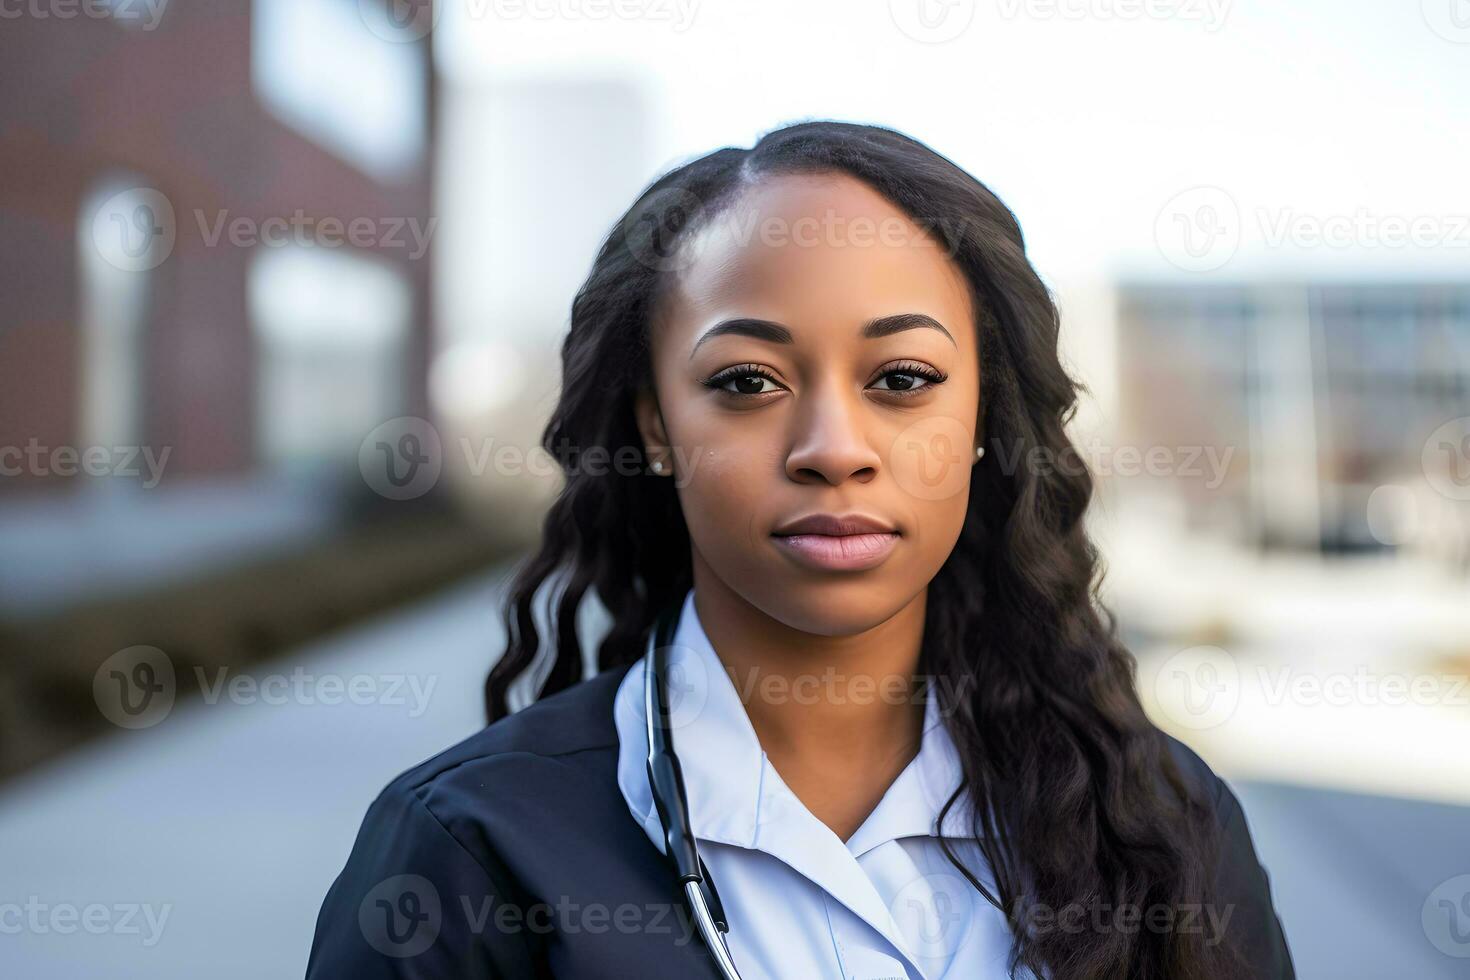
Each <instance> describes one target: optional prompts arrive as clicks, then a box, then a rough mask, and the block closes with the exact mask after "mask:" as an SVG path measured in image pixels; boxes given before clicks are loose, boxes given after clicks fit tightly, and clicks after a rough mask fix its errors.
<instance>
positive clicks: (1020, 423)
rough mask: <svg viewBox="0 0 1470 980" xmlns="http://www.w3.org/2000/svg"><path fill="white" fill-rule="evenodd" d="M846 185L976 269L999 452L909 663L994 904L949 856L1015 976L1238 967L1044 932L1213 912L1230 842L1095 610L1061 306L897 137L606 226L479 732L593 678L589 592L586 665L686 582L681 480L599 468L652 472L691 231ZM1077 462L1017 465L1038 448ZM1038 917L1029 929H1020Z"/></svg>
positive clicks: (963, 193)
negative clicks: (1046, 913)
mask: <svg viewBox="0 0 1470 980" xmlns="http://www.w3.org/2000/svg"><path fill="white" fill-rule="evenodd" d="M801 173H805V174H811V173H833V174H847V175H850V176H852V177H855V178H857V179H859V180H861V181H864V182H866V183H867V184H868V185H870V186H871V187H873V188H874V189H876V190H877V191H878V192H880V193H881V194H883V195H884V196H885V197H887V198H888V199H889V200H890V201H892V202H893V203H894V204H895V205H896V206H897V207H899V208H900V209H902V210H903V211H904V212H906V213H907V214H908V215H909V216H910V217H911V218H912V219H913V220H914V221H915V222H916V223H917V224H918V225H919V226H920V227H922V228H924V229H925V230H926V231H927V232H929V233H930V234H931V235H933V236H934V237H935V238H936V239H937V240H938V241H939V244H940V245H941V246H942V247H944V248H945V249H946V250H947V254H948V255H949V256H950V258H951V259H953V260H954V261H955V262H956V263H957V264H958V266H959V268H960V269H961V270H962V271H963V273H964V275H965V277H966V278H967V279H968V280H969V283H970V287H971V290H972V296H973V297H974V298H975V300H976V318H977V322H976V325H975V326H976V331H977V335H978V337H979V356H980V363H981V366H982V367H983V374H984V379H985V380H984V385H983V388H982V390H983V397H982V399H981V400H982V407H981V418H980V419H979V420H977V422H978V425H979V428H978V430H977V431H978V432H980V433H983V434H984V441H985V444H986V445H988V446H990V447H991V448H992V449H994V450H997V451H996V452H992V453H990V454H987V456H986V457H985V458H984V459H983V460H982V461H981V462H980V463H978V464H976V465H975V467H974V470H973V478H972V481H971V486H970V491H969V511H968V514H967V516H966V518H965V523H964V527H963V530H962V531H961V534H960V539H959V541H958V543H957V544H956V546H955V548H954V550H953V552H952V554H951V555H950V556H949V558H948V560H947V561H946V562H945V564H944V566H943V568H941V569H940V571H939V573H938V574H937V575H936V576H935V578H934V580H933V582H932V583H931V584H930V592H929V602H928V603H927V613H926V619H925V623H924V636H923V643H922V647H921V654H920V664H921V670H922V672H923V673H924V674H926V675H928V676H944V677H946V678H949V679H950V680H951V683H946V684H943V685H939V687H940V690H939V692H938V694H937V696H938V697H941V698H945V697H948V698H949V699H951V700H954V701H955V702H956V703H951V704H945V703H943V701H941V705H940V706H941V708H942V709H943V710H942V714H943V716H944V718H945V724H946V725H947V726H948V728H949V730H950V733H951V735H952V737H953V739H954V742H955V745H956V747H957V748H958V750H959V754H960V756H961V758H962V764H963V772H964V783H963V785H962V787H961V789H960V791H958V792H956V794H955V795H954V796H953V797H951V798H950V799H949V801H948V802H947V803H946V804H945V808H944V811H945V812H946V813H947V812H948V811H949V809H950V808H951V807H952V806H954V805H956V804H957V802H958V801H959V799H960V797H961V793H963V792H965V791H968V793H969V794H970V798H971V800H972V801H973V803H974V808H973V820H974V829H975V836H976V837H977V838H978V839H979V843H980V847H981V850H982V853H983V854H984V856H985V858H986V859H987V860H988V861H989V863H990V866H991V868H990V870H991V872H992V874H993V876H994V883H995V893H992V892H991V891H990V890H989V889H988V888H986V887H985V885H984V884H983V883H982V882H981V881H979V880H978V879H977V878H976V877H975V875H974V874H972V873H971V871H970V869H967V868H965V867H964V865H963V864H962V863H961V862H960V861H959V859H958V858H957V857H956V856H955V855H954V853H953V851H952V850H951V849H950V847H949V845H948V843H946V844H945V850H946V853H948V854H949V856H950V860H951V861H952V862H953V863H954V864H955V866H956V867H957V868H958V869H959V870H960V871H961V872H962V873H963V874H964V875H965V877H966V878H968V879H969V880H970V881H971V883H972V884H974V886H975V887H976V888H977V889H979V890H980V892H981V893H982V894H984V895H985V896H986V898H987V899H988V900H989V901H991V902H992V903H993V904H995V905H996V906H997V907H998V908H1000V909H1001V911H1003V912H1004V913H1005V915H1006V917H1007V920H1008V922H1009V924H1010V926H1011V933H1012V935H1013V937H1014V942H1013V945H1012V948H1011V957H1010V968H1011V972H1012V975H1014V973H1015V970H1016V969H1017V967H1018V966H1025V967H1027V968H1029V969H1031V970H1032V971H1034V972H1036V973H1037V974H1038V975H1041V976H1050V977H1053V978H1055V980H1073V978H1076V980H1084V978H1086V980H1091V978H1107V980H1118V978H1124V977H1127V978H1139V980H1154V978H1169V980H1192V978H1207V977H1208V978H1215V977H1225V976H1233V975H1235V971H1236V968H1237V967H1238V966H1239V964H1238V962H1237V961H1236V960H1234V959H1233V958H1232V957H1231V956H1230V955H1229V953H1228V947H1227V946H1225V945H1224V944H1221V945H1220V946H1217V947H1213V948H1212V947H1211V946H1210V945H1208V944H1207V943H1205V942H1204V940H1203V938H1202V937H1201V935H1200V934H1199V933H1197V932H1192V931H1189V930H1174V929H1169V930H1167V931H1158V930H1151V929H1148V928H1139V929H1136V930H1133V931H1126V930H1123V929H1082V930H1080V931H1075V930H1066V931H1064V930H1061V929H1058V928H1052V929H1049V930H1048V929H1038V928H1034V924H1035V921H1036V920H1035V919H1033V918H1030V915H1031V913H1032V912H1034V911H1035V910H1037V909H1049V910H1051V911H1052V912H1058V911H1061V910H1064V909H1079V908H1081V909H1087V910H1089V912H1088V914H1091V910H1093V909H1095V908H1102V909H1103V910H1105V911H1106V910H1110V909H1118V908H1139V909H1148V908H1150V907H1153V906H1156V905H1165V906H1168V907H1170V908H1171V909H1176V910H1177V909H1180V908H1181V907H1189V906H1190V905H1192V904H1196V903H1197V904H1198V905H1200V906H1203V905H1204V904H1206V903H1208V902H1209V901H1210V894H1211V890H1212V888H1213V887H1214V886H1213V879H1212V873H1213V869H1215V868H1216V867H1217V864H1218V861H1219V855H1218V852H1219V848H1220V838H1219V832H1218V830H1217V828H1216V825H1215V823H1214V817H1213V810H1212V808H1211V807H1210V806H1209V804H1208V802H1207V801H1206V800H1204V799H1203V798H1202V796H1200V795H1199V794H1200V792H1201V790H1200V789H1199V788H1197V787H1194V786H1192V785H1191V784H1189V783H1188V782H1187V781H1186V780H1185V779H1184V778H1183V777H1182V774H1181V773H1180V771H1179V769H1178V767H1177V766H1176V764H1175V762H1174V760H1173V758H1172V755H1171V753H1170V751H1169V748H1168V746H1167V744H1166V739H1165V737H1164V735H1163V734H1162V733H1161V732H1160V731H1159V730H1158V729H1157V728H1155V727H1154V726H1153V725H1152V724H1151V723H1150V722H1149V721H1148V719H1147V718H1146V717H1145V715H1144V712H1143V709H1142V707H1141V706H1140V703H1139V700H1138V696H1137V693H1136V691H1135V687H1134V672H1135V662H1134V659H1133V657H1132V655H1131V654H1130V653H1129V652H1128V650H1127V649H1126V648H1125V647H1124V646H1123V644H1122V643H1121V641H1120V640H1119V639H1118V638H1117V626H1116V623H1115V620H1114V617H1113V615H1112V613H1111V612H1109V611H1107V610H1106V609H1105V608H1104V607H1103V606H1102V604H1101V602H1100V601H1099V599H1098V596H1097V592H1096V587H1097V586H1096V585H1095V584H1094V579H1097V584H1098V585H1100V582H1101V575H1100V574H1099V570H1098V554H1097V551H1096V549H1095V548H1094V546H1093V545H1092V543H1091V541H1090V540H1089V538H1088V536H1087V534H1086V533H1085V531H1084V528H1083V513H1084V511H1085V510H1086V509H1087V505H1088V502H1089V499H1090V498H1091V497H1092V493H1093V479H1092V476H1091V474H1090V473H1089V472H1088V471H1087V469H1086V467H1085V466H1083V465H1081V463H1080V459H1079V458H1078V456H1077V453H1076V451H1075V448H1074V447H1073V445H1072V443H1071V442H1070V441H1069V439H1068V437H1067V435H1066V432H1065V431H1064V425H1065V424H1066V423H1067V422H1068V421H1069V420H1070V418H1071V417H1072V415H1073V414H1074V413H1075V411H1076V405H1077V393H1078V391H1079V390H1083V391H1085V390H1086V389H1085V387H1084V386H1083V385H1081V384H1080V383H1078V382H1076V381H1074V380H1073V379H1072V378H1071V377H1069V375H1068V374H1067V372H1066V371H1065V370H1064V368H1063V366H1062V364H1061V362H1060V360H1059V358H1058V355H1057V337H1058V329H1059V318H1058V314H1057V309H1056V306H1055V304H1054V303H1053V301H1052V297H1051V295H1050V293H1049V292H1048V290H1047V288H1046V286H1045V285H1044V284H1043V282H1042V281H1041V279H1040V278H1039V277H1038V276H1037V274H1036V272H1035V270H1034V269H1033V268H1032V267H1031V264H1030V262H1029V261H1028V260H1027V258H1026V253H1025V247H1024V244H1023V241H1022V236H1021V228H1020V226H1019V224H1018V223H1017V221H1016V218H1015V215H1014V214H1012V213H1011V211H1010V209H1009V208H1007V207H1006V206H1005V204H1003V203H1002V202H1001V201H1000V200H999V199H998V198H997V197H996V196H995V195H994V194H993V193H992V192H991V191H990V190H989V189H988V188H987V187H986V186H985V185H984V184H982V183H980V182H979V181H978V180H976V179H975V178H974V177H972V176H971V175H970V174H968V173H966V172H965V171H964V170H963V169H961V168H960V167H959V166H957V165H956V164H955V163H953V162H952V161H950V160H949V159H947V158H946V157H944V156H942V155H940V154H938V153H936V152H935V151H934V150H932V149H930V148H929V147H927V146H926V145H924V144H923V143H920V142H918V141H916V140H914V139H912V138H910V137H907V136H904V135H903V134H901V133H898V132H896V131H894V130H891V129H886V128H882V127H878V126H864V125H857V124H851V123H841V122H828V121H815V122H803V123H799V124H795V125H791V126H787V127H784V128H780V129H776V130H773V131H771V132H769V133H767V134H766V135H765V136H764V137H762V138H761V139H760V140H759V141H758V142H757V143H756V144H755V146H754V147H752V148H750V149H742V148H737V147H727V148H724V149H721V150H717V151H715V152H713V153H710V154H708V155H706V156H702V157H700V158H698V159H696V160H693V161H692V162H689V163H686V164H684V165H683V166H680V167H678V168H676V169H674V170H672V171H670V172H669V173H667V174H666V175H664V176H663V177H661V178H659V179H658V180H657V181H655V182H654V183H653V184H651V185H649V186H648V187H647V188H646V189H645V190H644V191H643V193H642V194H641V195H640V196H639V197H638V200H637V201H636V202H635V203H634V204H633V206H632V207H631V208H630V209H629V210H628V212H627V213H626V214H625V215H624V216H623V217H622V219H621V220H619V222H618V223H617V225H616V226H615V227H614V228H613V230H612V231H611V233H610V234H609V235H608V236H607V238H606V239H605V241H604V242H603V243H602V246H601V248H600V250H599V252H598V255H597V259H596V261H595V262H594V264H593V266H592V270H591V273H590V274H589V275H588V277H587V280H586V282H585V283H584V284H583V286H582V288H581V289H580V290H579V291H578V293H577V295H576V298H575V300H574V302H573V304H572V316H571V330H570V332H569V333H568V334H567V337H566V340H565V342H564V344H563V345H562V368H563V381H562V387H561V395H560V400H559V401H558V403H557V406H556V409H555V412H554V414H553V416H552V417H551V419H550V421H549V423H548V425H547V427H546V429H545V432H544V434H543V436H542V445H543V446H544V447H545V449H546V450H547V451H548V452H549V453H551V455H552V456H553V458H555V459H556V460H557V461H558V462H559V463H560V465H561V466H562V467H563V469H564V471H565V474H566V483H565V486H564V487H563V489H562V490H561V492H560V494H559V496H558V497H557V499H556V500H555V502H554V503H553V504H552V506H551V507H550V510H549V512H548V514H547V516H546V518H545V525H544V529H543V534H542V538H541V542H540V545H539V549H538V550H536V551H535V552H534V553H533V554H532V555H531V556H530V557H529V558H528V559H527V560H526V561H525V562H524V563H522V564H521V566H520V567H519V568H518V570H517V572H516V575H515V577H514V579H513V581H512V583H511V586H510V589H509V592H508V594H507V597H506V600H505V605H504V608H503V610H502V613H503V616H504V619H505V626H506V635H507V648H506V650H505V652H504V654H503V655H502V657H501V658H500V660H499V661H498V662H497V663H496V664H495V666H494V668H493V669H492V670H491V672H490V675H489V678H488V680H487V681H486V684H485V701H486V711H487V715H488V718H489V720H490V721H492V722H493V721H495V720H496V719H498V718H501V717H504V716H505V715H507V714H509V713H510V711H511V710H512V709H511V706H510V704H509V694H510V691H511V685H512V684H513V683H514V682H515V681H517V680H518V679H521V678H526V677H530V676H531V675H532V674H544V683H543V685H542V687H541V691H540V693H541V695H546V694H550V693H553V692H556V691H559V690H562V689H564V688H566V687H568V686H570V685H572V684H575V683H577V682H578V681H580V680H582V679H583V678H584V677H585V676H586V674H587V672H588V671H589V670H590V669H591V667H592V665H591V664H589V663H585V662H584V655H583V652H582V644H581V643H580V641H579V638H578V635H577V616H578V611H579V609H580V608H581V605H582V600H583V598H584V596H585V595H586V593H587V591H588V589H595V590H596V596H597V598H598V599H599V600H600V602H601V603H602V605H603V606H604V608H605V609H606V610H607V612H608V613H609V614H610V617H611V626H610V629H609V630H608V632H607V633H606V635H605V637H604V639H603V640H602V643H601V645H600V646H599V647H598V649H597V654H596V669H597V670H599V671H601V670H607V669H610V668H616V667H620V666H623V665H626V664H630V663H632V662H633V661H635V660H636V659H637V658H638V657H639V656H641V655H642V653H643V651H644V648H645V644H646V643H647V640H648V637H649V634H650V630H651V628H652V626H653V623H654V621H655V619H656V617H657V616H658V614H659V612H660V611H661V610H663V609H664V608H666V607H667V606H668V605H670V604H672V603H676V602H678V601H679V600H681V599H682V598H683V596H684V594H685V593H686V592H687V590H688V589H689V588H690V587H691V585H692V572H691V567H690V566H691V555H690V542H689V533H688V529H687V528H686V526H685V524H684V518H683V515H682V513H681V511H680V508H679V502H678V498H677V493H676V489H675V487H674V486H673V481H670V480H666V479H662V478H659V477H656V476H650V475H648V474H647V471H646V467H644V466H639V467H637V468H636V469H630V468H627V467H623V468H621V469H620V468H619V467H616V466H606V465H603V466H596V465H591V463H590V462H589V461H588V459H587V457H586V456H585V455H584V454H587V453H589V452H595V453H600V454H605V456H604V457H603V458H604V460H606V459H616V458H618V456H617V454H618V453H620V452H621V453H624V454H626V453H628V452H629V451H630V450H629V448H628V447H634V448H633V449H632V450H631V451H632V452H634V453H636V454H637V457H638V458H639V459H640V460H641V459H642V452H643V450H642V440H641V439H640V437H639V432H638V429H637V426H636V423H635V420H634V411H633V404H634V402H633V399H634V394H635V392H636V391H637V390H639V389H640V388H643V387H648V388H651V387H652V368H651V363H650V357H649V350H650V344H649V340H650V338H649V330H650V324H651V322H653V314H654V311H655V308H656V305H657V304H658V302H659V300H660V297H661V295H662V291H663V290H664V288H666V286H667V285H668V283H669V281H670V276H671V269H673V268H675V267H676V266H677V263H676V262H675V261H673V259H674V258H675V257H676V256H677V255H678V254H679V247H680V244H681V243H684V242H687V240H688V236H689V235H690V234H691V233H692V232H694V231H696V230H698V229H699V228H700V227H702V226H703V225H704V224H706V223H708V222H709V221H710V220H712V219H714V218H715V217H716V216H718V215H720V214H721V213H722V209H724V208H728V206H729V205H730V204H731V203H733V202H734V201H735V200H736V199H737V197H738V196H739V194H740V193H741V192H742V190H744V189H745V188H748V187H750V186H751V185H752V184H754V183H756V182H758V181H760V180H762V179H763V178H766V177H768V176H773V175H782V174H801ZM1038 451H1039V453H1040V454H1041V455H1042V456H1043V457H1044V458H1048V459H1051V460H1053V461H1059V460H1073V461H1075V462H1073V463H1071V464H1070V465H1058V466H1041V467H1031V466H1027V465H1007V462H1006V461H1007V460H1025V459H1028V458H1034V456H1033V455H1032V454H1034V453H1036V452H1038ZM553 577H560V578H562V579H563V580H564V587H563V588H562V589H561V591H560V593H559V595H558V596H556V597H555V598H554V600H553V604H554V608H555V613H554V616H551V617H548V618H549V619H551V620H552V623H551V624H550V626H549V628H550V629H551V630H552V633H553V637H552V645H551V646H552V649H553V650H554V654H553V655H552V657H551V659H550V663H549V665H546V664H540V663H538V660H537V656H538V651H539V650H540V648H541V638H540V636H539V633H538V629H537V625H536V618H535V615H534V602H535V598H536V594H537V592H538V590H540V588H541V587H542V585H543V584H544V583H546V582H547V580H548V579H551V578H553ZM1028 923H1030V924H1029V925H1028Z"/></svg>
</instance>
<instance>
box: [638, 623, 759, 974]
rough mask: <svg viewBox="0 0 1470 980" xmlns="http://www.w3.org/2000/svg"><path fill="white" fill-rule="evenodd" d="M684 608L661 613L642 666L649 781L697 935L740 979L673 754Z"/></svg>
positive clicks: (723, 971)
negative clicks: (676, 652)
mask: <svg viewBox="0 0 1470 980" xmlns="http://www.w3.org/2000/svg"><path fill="white" fill-rule="evenodd" d="M681 609H682V605H680V606H675V607H673V608H672V609H670V610H668V611H666V612H665V613H664V614H663V615H662V616H660V617H659V620H658V625H657V629H656V630H655V632H654V636H653V639H652V641H651V643H650V644H649V649H648V657H647V659H646V661H645V664H644V672H643V706H644V713H645V714H646V715H647V719H648V782H649V786H650V788H651V789H652V790H653V803H654V806H655V807H656V808H657V809H658V818H659V822H660V823H661V824H662V825H663V830H664V845H665V853H666V854H667V855H668V856H669V859H670V860H671V861H672V862H673V865H674V872H675V874H676V875H677V877H678V880H679V883H680V885H682V887H683V889H684V897H685V899H686V900H687V901H688V903H689V909H690V912H691V913H693V917H694V923H695V925H696V926H697V927H698V929H699V934H700V936H701V937H702V938H703V939H704V943H705V946H707V947H708V948H709V951H710V954H711V955H712V956H713V957H714V960H715V964H716V965H717V966H718V967H719V968H720V973H721V975H723V976H724V977H725V980H740V973H739V972H738V971H737V970H736V969H735V961H734V960H733V959H732V958H731V956H730V948H729V947H728V946H727V945H726V944H725V937H724V933H726V932H729V931H730V925H729V922H728V921H726V919H725V910H724V908H723V906H722V905H721V904H720V896H719V893H718V892H716V891H715V884H714V880H713V879H712V878H711V877H710V874H709V869H708V868H706V867H705V865H704V862H703V861H702V860H700V857H699V848H698V847H697V846H696V845H695V843H694V831H693V829H691V827H690V825H689V797H688V796H687V795H686V794H685V792H684V773H683V771H682V770H681V769H680V768H679V757H678V756H677V755H675V754H674V736H673V732H672V731H671V730H670V725H671V723H670V713H671V708H670V705H669V683H668V672H669V671H668V669H669V649H670V647H671V645H672V644H673V641H674V629H675V627H676V626H677V625H678V622H679V613H680V611H681Z"/></svg>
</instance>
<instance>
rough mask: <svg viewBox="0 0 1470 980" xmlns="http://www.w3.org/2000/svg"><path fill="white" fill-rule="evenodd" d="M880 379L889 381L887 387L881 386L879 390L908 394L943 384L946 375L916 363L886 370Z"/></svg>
mask: <svg viewBox="0 0 1470 980" xmlns="http://www.w3.org/2000/svg"><path fill="white" fill-rule="evenodd" d="M890 379H891V380H890ZM878 380H879V381H887V382H888V384H887V385H886V386H885V387H881V388H879V389H878V390H879V391H891V392H893V393H894V394H908V393H910V392H915V391H923V390H924V389H926V388H931V387H933V386H934V385H937V384H941V383H942V382H943V381H944V376H943V375H941V374H938V373H936V372H934V371H931V370H928V369H926V368H921V367H918V366H916V365H915V366H907V367H900V368H893V369H891V370H888V371H884V372H883V375H882V377H880V378H879V379H878ZM875 387H876V386H875Z"/></svg>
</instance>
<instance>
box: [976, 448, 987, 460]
mask: <svg viewBox="0 0 1470 980" xmlns="http://www.w3.org/2000/svg"><path fill="white" fill-rule="evenodd" d="M984 455H985V447H984V446H981V447H980V448H979V449H976V450H975V458H976V459H979V458H980V457H982V456H984Z"/></svg>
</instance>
